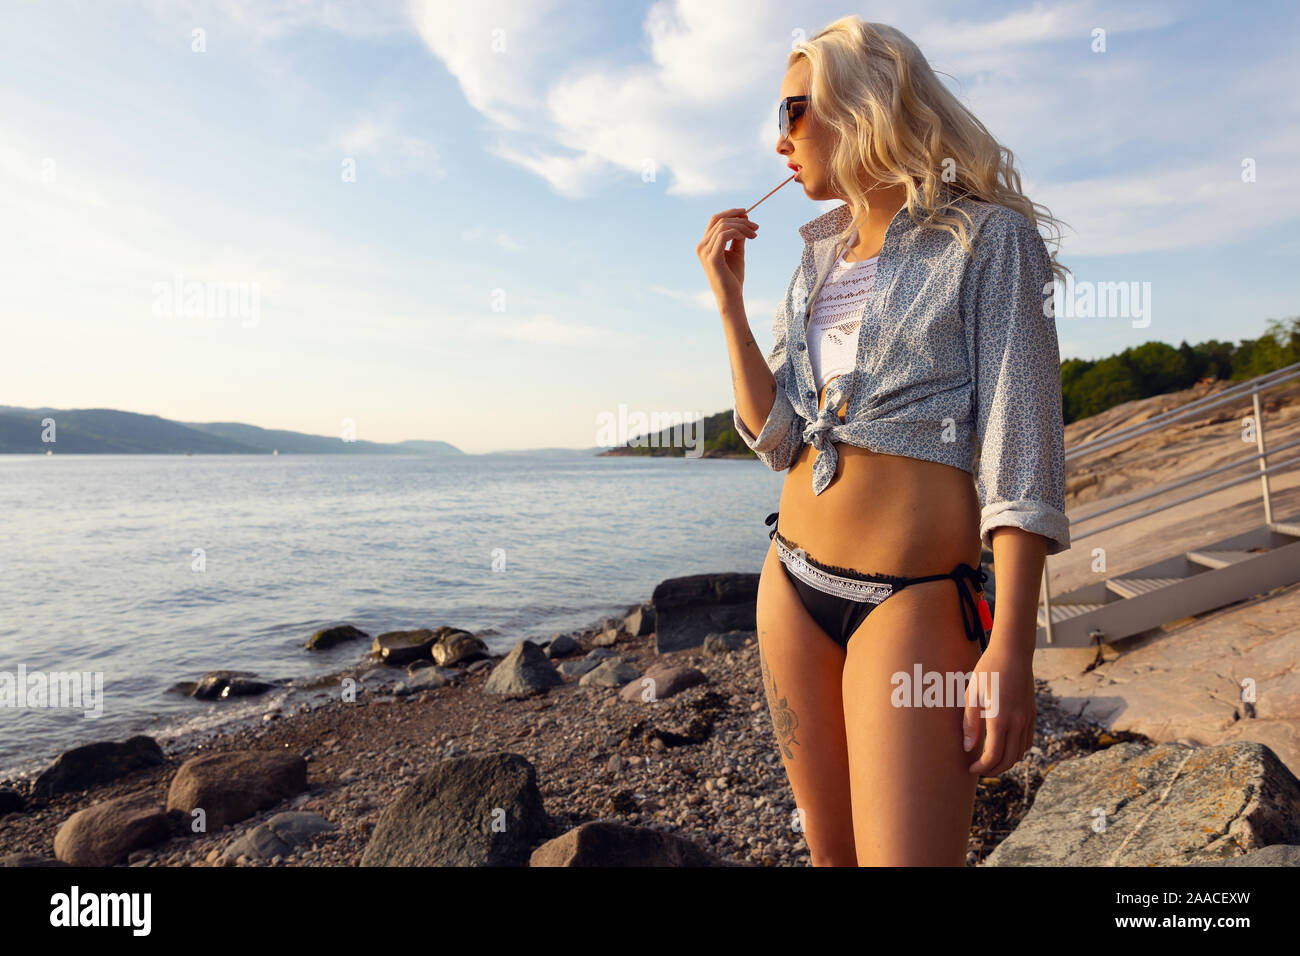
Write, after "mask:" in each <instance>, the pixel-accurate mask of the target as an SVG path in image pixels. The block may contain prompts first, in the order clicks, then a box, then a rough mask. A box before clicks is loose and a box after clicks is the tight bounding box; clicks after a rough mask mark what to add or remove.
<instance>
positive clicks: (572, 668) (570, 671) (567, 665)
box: [556, 657, 600, 677]
mask: <svg viewBox="0 0 1300 956" xmlns="http://www.w3.org/2000/svg"><path fill="white" fill-rule="evenodd" d="M599 666H600V661H598V660H592V659H591V658H588V657H584V658H583V659H582V660H578V661H563V662H561V663H560V664H559V665H558V666H557V667H556V670H558V671H559V672H560V673H561V674H563V675H564V676H565V677H581V676H582V675H583V674H586V673H587V672H588V671H593V670H595V669H596V668H597V667H599Z"/></svg>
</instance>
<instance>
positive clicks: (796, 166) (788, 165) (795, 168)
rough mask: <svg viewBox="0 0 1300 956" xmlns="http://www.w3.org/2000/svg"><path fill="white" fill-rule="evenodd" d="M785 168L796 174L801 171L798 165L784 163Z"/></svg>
mask: <svg viewBox="0 0 1300 956" xmlns="http://www.w3.org/2000/svg"><path fill="white" fill-rule="evenodd" d="M786 166H787V167H789V168H790V169H793V170H794V171H795V172H796V173H797V172H799V170H801V169H803V167H802V166H800V165H799V164H798V163H786Z"/></svg>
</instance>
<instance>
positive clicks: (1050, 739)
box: [0, 575, 1300, 866]
mask: <svg viewBox="0 0 1300 956" xmlns="http://www.w3.org/2000/svg"><path fill="white" fill-rule="evenodd" d="M756 579H757V575H697V576H694V577H691V578H680V579H674V580H673V581H669V582H664V583H663V584H661V585H660V587H659V588H657V589H656V591H655V599H654V600H653V601H652V602H650V603H648V604H644V605H638V606H634V607H632V608H629V609H628V613H627V614H626V616H624V617H622V618H608V619H605V620H602V621H600V622H597V623H596V624H594V625H593V626H591V627H589V628H585V629H582V630H579V631H576V632H574V633H571V634H565V635H555V636H554V637H553V638H552V639H551V640H550V641H547V642H545V643H543V644H537V643H533V642H531V641H521V642H520V643H519V644H518V645H516V647H515V648H514V649H513V650H511V651H510V652H509V654H507V655H505V656H501V657H497V656H492V655H489V654H487V653H486V648H485V647H484V646H483V645H482V642H481V641H478V639H477V638H475V637H474V636H473V635H471V634H468V633H467V632H465V631H462V630H459V629H457V628H453V627H445V626H444V627H440V628H438V629H435V630H429V631H405V632H394V633H393V634H389V635H381V636H380V637H379V638H377V639H375V641H374V644H373V645H372V647H371V652H370V653H369V654H367V655H365V657H364V659H363V660H362V661H361V662H359V664H358V665H357V666H356V667H355V668H350V669H348V670H347V671H344V672H342V673H340V674H337V675H334V677H333V678H331V679H330V680H329V681H327V682H325V686H326V689H327V690H328V691H329V699H327V700H324V701H323V702H320V703H318V704H314V705H313V704H306V703H304V704H300V705H299V706H298V707H297V708H296V709H295V710H293V711H281V712H274V711H272V712H268V713H266V714H265V715H264V718H263V720H262V722H261V724H259V725H256V726H251V727H242V728H238V729H229V730H224V731H217V732H213V733H211V734H209V735H207V736H204V737H201V738H197V739H194V740H190V741H188V742H186V743H185V744H184V745H181V746H177V747H175V748H174V749H172V750H171V751H170V752H163V750H162V749H161V748H159V747H158V746H157V744H156V743H154V742H153V741H152V740H151V739H150V738H147V737H136V738H132V740H130V741H127V742H122V743H116V744H114V743H101V744H97V745H96V748H97V749H94V750H89V751H87V750H86V749H85V748H79V750H81V751H82V752H81V753H78V751H73V752H70V753H69V754H65V755H64V756H63V757H61V758H60V760H59V761H57V762H56V764H55V765H53V766H52V767H51V768H50V770H48V771H47V772H46V773H45V774H42V775H41V776H40V777H39V778H37V779H36V780H34V781H29V780H23V781H6V782H5V783H3V784H0V864H2V865H11V866H22V865H60V863H73V864H76V865H98V866H107V865H132V866H230V865H236V866H237V865H259V866H265V865H273V866H357V865H367V866H368V865H534V866H542V865H627V864H633V865H721V866H725V865H739V866H753V865H757V866H806V865H808V864H809V855H808V850H807V846H806V844H805V842H804V840H803V836H802V834H801V833H799V832H798V831H797V830H795V829H793V828H792V822H793V821H794V820H795V819H796V815H795V813H794V810H795V805H794V800H793V797H792V794H791V792H790V788H789V784H788V781H787V779H786V776H785V772H784V769H783V767H782V765H781V762H780V759H779V756H778V749H777V745H776V742H775V740H774V739H773V736H772V722H771V718H770V717H769V714H768V710H767V704H766V700H765V697H764V694H763V689H762V687H761V684H760V669H759V661H758V648H757V643H756V640H755V635H754V632H753V629H752V627H753V625H752V621H753V603H752V602H753V593H754V588H755V587H756V583H757V582H756ZM746 615H748V627H746V626H744V625H745V623H746ZM737 624H739V625H741V626H739V627H737V626H735V625H737ZM346 627H347V626H341V628H340V629H339V630H338V633H337V634H335V635H334V637H337V639H338V640H341V641H360V640H362V639H368V635H364V634H362V633H361V632H359V631H355V629H350V630H351V631H355V633H350V632H349V631H348V630H345V629H344V628H346ZM322 633H326V634H327V636H326V637H321V636H320V635H316V636H314V637H313V640H314V641H316V642H317V643H322V642H323V643H330V642H331V641H332V639H333V638H331V637H330V636H328V632H322ZM255 677H256V675H246V674H240V673H239V672H220V673H219V674H218V675H216V676H213V675H208V679H207V680H205V681H200V682H196V684H195V685H194V687H193V690H192V691H191V692H197V691H199V689H200V688H205V690H203V693H206V694H215V695H216V696H218V697H220V696H221V695H222V693H225V692H226V691H224V690H223V688H226V687H234V688H235V690H233V691H230V692H229V693H256V692H257V691H256V687H255V686H253V685H254V684H255V683H256V680H255ZM647 678H648V680H647ZM239 682H244V683H239ZM1037 710H1038V726H1037V731H1036V734H1035V740H1034V746H1033V748H1032V749H1031V751H1030V752H1029V754H1028V755H1026V757H1025V758H1024V759H1022V760H1021V762H1020V763H1018V764H1017V765H1016V766H1015V767H1013V768H1012V769H1011V770H1009V771H1008V772H1006V773H1005V774H1003V775H1002V776H1001V777H997V778H982V779H981V780H980V782H979V787H978V792H977V796H976V811H975V819H974V824H973V827H972V830H971V836H970V843H969V850H968V854H967V862H968V865H983V864H985V863H986V862H993V863H995V864H996V863H998V862H999V858H995V859H993V860H991V861H990V859H989V858H990V854H992V853H993V851H994V850H995V849H997V848H999V847H1002V849H1001V850H1000V858H1001V860H1002V861H1003V862H1005V863H1007V864H1017V863H1024V864H1030V865H1033V864H1041V863H1062V862H1064V863H1069V862H1075V861H1076V860H1075V857H1077V856H1079V855H1080V854H1084V855H1086V856H1089V857H1090V858H1094V859H1100V858H1105V859H1108V860H1109V861H1110V862H1113V863H1121V864H1123V863H1129V862H1134V863H1135V862H1139V861H1145V862H1148V863H1151V862H1154V863H1160V864H1166V865H1178V864H1183V863H1191V862H1205V861H1207V860H1210V859H1225V858H1231V857H1239V856H1241V855H1242V854H1244V853H1248V852H1250V851H1254V850H1258V849H1259V848H1260V847H1263V846H1269V847H1270V856H1269V859H1273V857H1278V858H1279V860H1280V861H1281V862H1282V863H1286V862H1287V861H1288V860H1292V857H1291V856H1288V854H1289V853H1291V852H1292V851H1291V850H1289V849H1288V847H1290V846H1291V845H1294V844H1297V843H1300V812H1298V811H1300V783H1297V782H1296V780H1295V778H1294V777H1293V776H1291V775H1290V774H1289V772H1288V771H1287V770H1286V768H1285V767H1280V769H1279V767H1278V766H1274V764H1276V761H1275V760H1274V761H1272V762H1270V761H1269V757H1270V756H1271V754H1270V752H1269V751H1268V750H1267V748H1263V747H1258V745H1253V746H1255V748H1256V749H1255V750H1249V749H1246V750H1243V749H1241V748H1242V747H1246V745H1238V746H1237V748H1236V749H1234V748H1231V747H1221V748H1199V749H1197V748H1185V749H1187V750H1188V753H1198V754H1201V756H1200V757H1198V758H1197V761H1193V762H1192V763H1193V764H1194V765H1195V767H1196V768H1198V769H1197V770H1196V772H1195V773H1193V772H1192V771H1189V770H1188V769H1187V767H1188V763H1189V760H1188V758H1184V757H1182V756H1180V754H1181V750H1180V751H1178V752H1177V753H1174V754H1172V755H1171V754H1170V753H1169V748H1170V747H1173V746H1176V745H1164V746H1162V747H1158V748H1153V747H1152V746H1151V742H1150V741H1149V740H1147V739H1146V738H1144V737H1142V736H1141V735H1136V734H1109V733H1107V732H1106V731H1105V730H1104V728H1102V727H1101V726H1100V725H1098V724H1096V723H1093V722H1092V721H1089V720H1087V719H1085V718H1081V717H1076V716H1072V715H1071V714H1069V713H1067V712H1066V711H1064V710H1063V709H1062V708H1061V707H1060V706H1058V703H1057V702H1056V701H1055V700H1054V699H1053V698H1052V697H1051V695H1050V694H1049V693H1048V692H1047V691H1046V687H1045V685H1043V684H1042V682H1040V686H1039V695H1038V700H1037ZM1116 745H1120V746H1118V747H1117V746H1116ZM1221 751H1222V752H1225V753H1216V752H1221ZM1227 751H1230V752H1227ZM1174 757H1177V758H1178V759H1176V760H1175V759H1173V758H1174ZM1084 761H1104V762H1105V763H1102V762H1098V763H1096V764H1093V765H1088V766H1085V765H1084V763H1083V762H1084ZM1174 764H1177V768H1176V769H1174ZM1225 767H1229V768H1230V769H1228V770H1225V769H1224V768H1225ZM1060 768H1069V772H1068V773H1056V772H1055V771H1056V770H1058V769H1060ZM1135 768H1138V769H1135ZM1161 768H1165V770H1167V771H1168V773H1167V774H1165V771H1164V770H1161ZM1162 774H1164V775H1162ZM1168 774H1172V775H1173V776H1172V777H1168ZM1053 778H1055V779H1056V780H1057V781H1060V782H1061V784H1062V786H1064V785H1066V784H1068V785H1069V786H1068V787H1067V789H1065V790H1063V791H1062V792H1060V793H1057V794H1055V795H1049V793H1048V790H1047V789H1043V796H1044V799H1042V800H1039V799H1037V797H1038V795H1039V792H1040V789H1041V788H1044V782H1045V780H1046V781H1052V780H1053ZM1178 779H1181V781H1182V783H1181V784H1180V785H1191V786H1193V787H1197V788H1199V789H1198V790H1197V791H1196V792H1197V795H1198V796H1197V799H1199V800H1201V801H1202V802H1201V803H1200V804H1198V806H1199V807H1200V811H1198V812H1203V813H1205V814H1210V813H1216V814H1218V815H1219V816H1223V819H1219V818H1218V817H1216V818H1215V819H1214V820H1213V821H1212V825H1208V826H1202V825H1201V824H1200V822H1199V821H1200V819H1201V818H1199V817H1198V818H1197V820H1196V821H1193V822H1194V823H1195V824H1196V825H1194V826H1193V825H1187V826H1186V827H1185V829H1186V830H1187V833H1186V834H1182V833H1181V831H1179V832H1175V833H1174V835H1173V837H1172V838H1171V836H1170V833H1169V832H1168V829H1167V827H1165V826H1163V825H1162V824H1161V822H1160V821H1161V819H1162V817H1161V814H1160V813H1159V812H1158V811H1159V809H1160V806H1161V805H1162V802H1161V801H1164V802H1167V803H1170V804H1171V805H1172V801H1171V800H1170V798H1168V797H1167V796H1165V797H1161V793H1162V792H1163V793H1165V794H1168V793H1169V791H1170V788H1171V787H1173V785H1174V781H1175V780H1178ZM1090 784H1091V785H1092V786H1094V787H1095V788H1100V789H1099V790H1095V791H1094V792H1089V791H1088V787H1089V786H1090ZM1234 787H1239V788H1242V789H1241V799H1240V800H1238V801H1237V803H1234V802H1233V799H1235V798H1236V796H1237V795H1238V794H1237V792H1236V791H1235V790H1233V788H1234ZM1225 790H1233V792H1232V793H1230V794H1225ZM1252 794H1253V796H1252ZM1048 796H1051V799H1047V798H1048ZM1148 798H1149V799H1148ZM1157 798H1159V799H1158V800H1157ZM1189 799H1191V798H1190V797H1189ZM1251 801H1254V802H1253V803H1252V802H1251ZM1148 803H1150V806H1148ZM1225 805H1226V806H1227V808H1228V809H1227V810H1224V809H1223V808H1224V807H1225ZM1216 806H1217V807H1218V809H1217V810H1215V809H1213V808H1214V807H1216ZM1096 807H1102V808H1103V810H1102V811H1101V812H1102V815H1103V816H1106V814H1109V817H1107V819H1109V820H1110V821H1111V828H1110V830H1109V831H1107V829H1106V828H1105V827H1103V828H1102V829H1101V830H1100V831H1099V830H1097V828H1096V826H1095V823H1091V821H1095V814H1096V812H1097V811H1096V809H1095V808H1096ZM1126 807H1128V809H1127V810H1126V809H1125V808H1126ZM1139 810H1140V811H1141V813H1140V822H1138V816H1139V814H1138V811H1139ZM1126 813H1127V814H1128V816H1126V815H1125V814H1126ZM1035 814H1037V816H1036V817H1035V816H1034V815H1035ZM1080 814H1084V817H1083V818H1082V819H1080ZM1088 814H1093V816H1091V817H1090V816H1088ZM1153 814H1154V818H1153ZM1225 814H1226V816H1225ZM1027 816H1028V818H1029V821H1030V822H1029V823H1027V824H1025V825H1024V826H1022V823H1025V821H1026V818H1027ZM1174 816H1177V814H1176V813H1175V814H1174ZM1183 816H1184V817H1186V816H1188V814H1187V813H1186V812H1184V813H1183ZM1153 819H1154V822H1153ZM1126 821H1128V822H1127V823H1126ZM1184 823H1185V821H1184ZM1168 826H1169V827H1174V828H1175V829H1176V828H1177V827H1178V826H1180V824H1178V823H1177V822H1176V821H1173V820H1171V821H1169V822H1168ZM1143 829H1145V832H1146V834H1147V835H1149V837H1150V839H1149V840H1148V839H1146V838H1145V837H1144V836H1142V835H1141V834H1140V833H1139V831H1141V830H1143ZM1130 831H1131V832H1130ZM1013 833H1014V834H1015V835H1016V837H1018V836H1020V835H1022V834H1027V835H1031V836H1030V839H1029V842H1028V843H1027V844H1026V842H1025V841H1021V842H1019V843H1017V842H1016V839H1015V838H1014V837H1013V839H1011V840H1008V837H1012V835H1013ZM1121 840H1122V842H1120V841H1121ZM1004 843H1005V844H1006V846H1003V844H1004ZM1274 845H1281V846H1280V847H1279V846H1274ZM1112 851H1113V853H1112ZM1260 862H1264V860H1263V858H1262V857H1261V859H1260ZM1292 862H1293V860H1292Z"/></svg>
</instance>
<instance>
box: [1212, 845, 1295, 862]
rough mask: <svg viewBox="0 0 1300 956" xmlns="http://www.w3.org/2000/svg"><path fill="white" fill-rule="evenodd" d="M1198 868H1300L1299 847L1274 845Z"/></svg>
mask: <svg viewBox="0 0 1300 956" xmlns="http://www.w3.org/2000/svg"><path fill="white" fill-rule="evenodd" d="M1199 865H1200V866H1300V846H1292V845H1288V844H1285V843H1275V844H1273V845H1272V846H1266V847H1261V848H1260V849H1258V850H1251V851H1250V852H1249V853H1243V854H1242V855H1241V856H1230V857H1228V858H1227V859H1226V860H1210V861H1208V862H1206V863H1201V864H1199Z"/></svg>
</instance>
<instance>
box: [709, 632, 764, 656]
mask: <svg viewBox="0 0 1300 956" xmlns="http://www.w3.org/2000/svg"><path fill="white" fill-rule="evenodd" d="M756 636H757V632H756V631H723V632H722V633H721V634H706V635H704V653H706V654H726V653H727V652H728V651H735V650H739V649H740V648H742V647H744V646H745V645H746V644H748V643H750V642H751V641H752V640H754V638H755V637H756Z"/></svg>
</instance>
